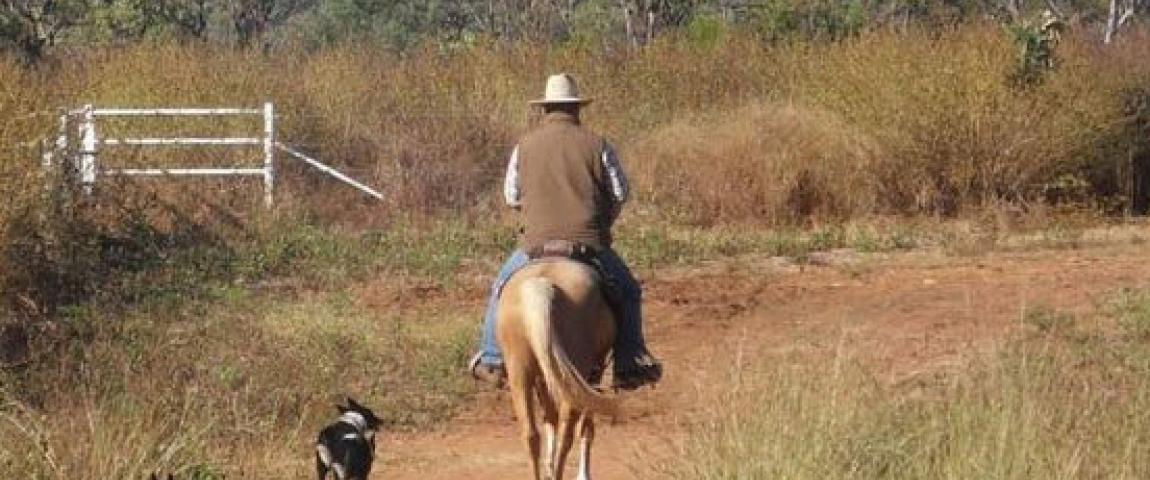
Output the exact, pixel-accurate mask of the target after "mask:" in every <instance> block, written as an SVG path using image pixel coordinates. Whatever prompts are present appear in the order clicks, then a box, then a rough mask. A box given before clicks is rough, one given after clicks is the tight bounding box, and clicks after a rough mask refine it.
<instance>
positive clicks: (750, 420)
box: [665, 292, 1150, 479]
mask: <svg viewBox="0 0 1150 480" xmlns="http://www.w3.org/2000/svg"><path fill="white" fill-rule="evenodd" d="M1146 300H1147V297H1146V295H1145V292H1126V293H1123V294H1121V295H1120V296H1119V298H1118V300H1117V301H1116V302H1115V307H1114V310H1113V313H1114V315H1115V316H1117V317H1118V318H1119V320H1120V322H1121V323H1120V328H1119V329H1118V330H1117V331H1112V330H1110V329H1108V328H1102V329H1101V331H1100V329H1099V324H1097V323H1093V322H1089V321H1088V322H1079V321H1078V320H1077V319H1075V318H1074V317H1073V316H1072V315H1069V314H1065V313H1060V312H1053V311H1049V310H1033V311H1031V312H1030V314H1029V315H1027V317H1026V323H1027V324H1028V325H1030V326H1031V327H1032V328H1031V329H1030V330H1029V332H1030V333H1029V334H1028V335H1027V336H1026V337H1025V338H1018V339H1013V340H1011V341H1010V342H1009V343H1007V344H1006V345H1005V346H1003V347H1002V348H1001V349H1000V350H999V351H997V352H995V353H994V354H992V355H990V356H989V357H987V356H974V357H971V358H970V359H969V361H968V362H967V364H966V365H964V366H962V367H955V368H949V369H946V370H944V371H938V372H934V373H930V374H922V375H919V376H917V377H916V378H915V379H913V380H912V381H907V382H902V383H900V384H896V385H891V384H889V383H887V382H885V381H883V380H882V379H881V378H877V377H876V376H875V374H874V373H873V372H872V371H871V370H869V369H868V368H866V367H864V366H862V365H860V364H858V363H856V362H855V361H853V360H852V355H851V353H850V349H849V348H847V349H846V350H844V351H840V352H838V353H836V354H835V356H834V357H833V358H830V359H821V360H812V359H811V358H772V359H770V366H765V365H764V366H762V367H760V366H757V365H748V366H745V368H742V369H739V370H738V373H736V374H733V375H732V381H731V386H730V390H729V392H728V393H727V394H726V395H725V396H724V397H723V398H722V403H723V404H724V405H729V406H732V408H729V409H724V410H722V411H717V412H714V414H713V415H711V416H709V417H708V419H707V420H705V421H703V422H701V423H700V424H698V425H697V426H696V429H695V431H694V432H693V434H692V435H691V436H690V439H691V440H689V441H688V443H687V444H686V446H685V448H684V451H683V452H681V453H682V455H680V456H679V458H681V459H682V460H678V461H675V462H672V463H670V464H668V465H666V466H665V467H666V468H665V473H666V474H668V476H669V477H670V478H690V479H717V478H791V479H805V478H812V479H813V478H818V479H837V478H844V479H846V478H850V479H885V478H890V479H935V478H995V479H1015V478H1017V479H1030V478H1123V479H1126V478H1129V479H1133V478H1143V477H1145V476H1146V475H1147V474H1148V473H1150V471H1148V470H1147V465H1146V462H1145V461H1144V460H1143V459H1144V458H1145V456H1146V455H1147V454H1148V453H1150V452H1147V447H1146V445H1147V440H1148V439H1147V432H1150V418H1148V417H1147V416H1146V415H1145V413H1144V412H1145V409H1146V407H1147V401H1148V400H1150V395H1148V393H1150V384H1148V383H1147V381H1146V369H1147V366H1148V365H1150V364H1148V363H1147V359H1150V356H1148V354H1150V352H1148V351H1147V350H1146V347H1145V344H1144V343H1145V342H1143V340H1144V336H1142V335H1141V334H1142V333H1144V332H1145V331H1144V330H1143V328H1144V326H1145V325H1146V323H1147V316H1146V313H1147V310H1146ZM1084 324H1090V325H1084ZM1103 324H1106V325H1108V324H1110V322H1103ZM796 357H803V356H802V355H797V356H796Z"/></svg>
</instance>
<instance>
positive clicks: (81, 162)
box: [41, 102, 383, 207]
mask: <svg viewBox="0 0 1150 480" xmlns="http://www.w3.org/2000/svg"><path fill="white" fill-rule="evenodd" d="M213 116H262V117H263V132H262V133H263V135H262V136H260V137H217V138H195V137H172V138H156V137H140V138H100V136H99V134H98V128H97V120H98V119H99V118H106V117H213ZM275 119H276V116H275V108H274V107H273V105H272V104H271V103H270V102H269V103H265V104H264V106H263V108H150V109H147V108H141V109H133V108H95V107H93V106H92V105H85V106H84V107H83V108H81V109H77V110H72V111H68V112H65V113H64V114H62V115H61V116H60V126H59V129H60V130H59V135H58V137H57V139H56V143H55V146H54V149H53V150H54V151H51V152H47V153H45V154H44V156H43V157H42V158H41V162H42V164H43V166H44V167H45V168H49V167H51V165H52V163H53V162H54V160H55V158H57V157H58V156H59V155H61V154H63V153H64V152H66V151H67V149H68V148H69V146H70V145H72V143H71V141H70V140H71V139H70V138H69V136H68V130H69V125H70V124H71V123H73V121H75V123H76V125H77V134H78V137H77V138H78V140H79V146H78V147H79V148H78V149H77V151H76V152H75V153H76V155H75V157H74V158H73V162H74V163H73V165H74V166H73V168H74V170H75V175H76V176H77V177H78V179H79V183H80V185H81V187H82V188H83V191H84V192H85V194H89V195H90V194H91V193H92V192H93V188H94V187H95V185H96V181H97V179H98V178H99V177H100V176H142V177H180V176H221V177H234V176H255V177H262V178H263V184H264V185H263V186H264V203H265V204H266V205H267V206H269V207H270V206H272V203H273V193H274V189H275V173H276V168H275V152H276V150H277V149H278V150H280V151H283V152H285V153H287V154H288V155H290V156H291V157H292V158H295V159H298V160H300V161H302V162H304V163H305V164H307V165H309V166H311V167H313V168H315V169H317V170H319V171H320V172H323V173H325V174H327V175H330V176H332V177H333V178H335V179H337V180H339V181H341V182H343V183H346V184H347V185H350V186H351V187H353V188H355V189H357V190H359V191H361V192H364V193H366V194H368V195H370V196H372V197H374V198H376V199H383V195H381V194H380V193H379V192H377V191H376V190H374V189H372V188H370V187H368V186H366V185H364V184H362V183H360V182H358V181H356V180H354V179H352V178H351V177H348V176H347V175H344V174H343V173H340V172H339V171H337V170H336V169H334V168H332V167H330V166H327V165H324V164H323V163H321V162H320V161H318V160H316V159H314V158H312V157H310V156H308V155H305V154H303V153H301V152H300V151H298V150H296V149H294V148H292V147H290V146H288V145H286V144H284V143H282V142H278V141H277V140H276V138H275V133H276V128H275ZM120 146H134V147H252V146H258V147H262V151H263V164H262V166H260V167H259V168H255V167H246V168H244V167H235V168H219V167H212V168H107V169H101V168H99V167H98V158H99V156H100V154H101V152H102V150H103V148H102V147H120Z"/></svg>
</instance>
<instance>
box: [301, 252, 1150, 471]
mask: <svg viewBox="0 0 1150 480" xmlns="http://www.w3.org/2000/svg"><path fill="white" fill-rule="evenodd" d="M1145 252H1146V250H1145V247H1143V246H1139V245H1137V244H1131V243H1126V242H1119V243H1113V244H1110V245H1093V246H1090V247H1088V248H1084V249H1079V250H1042V251H1032V252H1013V253H993V254H988V255H984V256H978V257H948V256H944V255H941V254H936V253H921V252H919V253H906V254H895V255H877V256H862V257H860V258H853V257H852V258H851V261H849V262H836V261H833V259H830V260H827V261H820V262H817V263H818V264H817V265H813V264H811V265H804V266H801V267H800V266H797V265H792V264H787V263H786V262H780V261H778V260H777V259H772V258H740V259H737V260H731V261H726V262H717V263H710V264H706V265H702V266H698V267H691V268H668V269H660V270H657V271H654V272H649V273H648V274H647V275H645V276H644V278H643V281H644V284H645V289H646V298H645V302H644V305H645V308H646V313H645V315H646V318H647V319H648V320H647V322H648V324H647V331H648V338H649V340H650V342H651V344H652V348H653V350H654V351H655V352H657V353H658V354H659V355H660V356H661V357H662V358H663V360H664V361H665V362H666V365H667V376H666V379H665V381H664V382H663V383H662V384H661V385H660V386H659V388H658V389H656V390H646V391H642V392H639V393H633V394H628V395H627V396H626V400H625V401H624V408H623V414H622V415H621V416H620V417H619V418H617V419H615V421H614V422H603V427H602V428H601V429H600V430H599V433H598V435H597V449H596V453H595V464H594V473H595V474H596V475H597V476H598V477H600V478H609V479H619V478H652V477H656V476H657V474H656V473H655V472H654V471H653V470H652V466H654V465H656V464H658V463H659V462H660V461H661V460H662V459H666V458H668V456H671V455H674V454H675V453H676V451H677V444H678V442H679V440H680V439H681V436H682V434H683V432H684V431H685V429H684V427H683V426H684V425H685V423H686V422H689V421H690V420H692V419H693V418H696V416H697V415H698V414H699V413H701V412H705V411H706V410H707V409H710V408H716V405H713V404H711V403H710V402H709V401H708V399H709V398H712V397H711V396H710V395H709V392H710V391H712V389H713V388H715V387H716V386H718V385H720V384H721V383H722V382H723V379H724V378H727V377H729V375H730V374H731V373H732V369H733V368H737V367H736V366H738V365H743V364H746V363H748V362H754V361H763V360H764V359H769V358H771V357H770V355H774V354H778V353H784V352H794V351H802V352H806V353H810V354H813V355H831V354H834V353H835V352H836V351H842V350H849V351H851V352H852V353H854V354H855V356H856V357H858V358H860V359H861V361H863V362H864V363H865V364H866V365H867V366H868V367H870V368H872V369H873V370H874V371H875V372H877V374H878V376H879V378H883V379H886V380H887V381H889V382H892V383H893V382H903V381H908V380H913V379H914V378H915V377H916V376H918V375H923V374H929V373H931V372H934V371H938V370H939V369H945V368H950V367H952V366H954V365H961V364H962V363H963V362H964V361H965V360H964V359H966V358H969V357H970V356H971V355H977V354H979V353H981V352H984V351H986V350H988V349H989V348H990V347H993V346H995V345H997V344H999V343H1000V342H1003V341H1005V340H1007V339H1008V338H1010V337H1011V336H1012V335H1016V334H1017V333H1019V332H1020V331H1022V330H1023V329H1025V328H1027V327H1026V326H1025V324H1024V322H1023V319H1024V318H1025V312H1026V311H1028V309H1034V308H1050V309H1057V310H1066V311H1071V312H1075V313H1077V314H1080V315H1083V316H1089V315H1091V313H1092V312H1095V311H1097V309H1098V308H1099V307H1100V302H1102V301H1104V300H1105V299H1106V298H1107V297H1108V296H1110V295H1112V294H1113V293H1114V292H1115V291H1116V290H1117V289H1119V288H1123V287H1145V286H1147V285H1148V284H1150V283H1148V279H1150V262H1147V261H1146V253H1145ZM458 300H459V299H455V301H458ZM429 301H432V302H434V301H448V300H447V299H443V298H441V299H434V298H433V299H429ZM377 453H378V454H379V456H380V462H381V463H380V464H379V466H378V468H379V469H380V472H379V474H378V475H380V476H385V477H386V478H392V479H428V480H431V479H438V480H447V479H457V478H458V479H464V478H466V479H477V478H478V479H500V478H526V477H527V474H528V470H527V468H528V467H527V463H526V459H525V454H524V452H523V451H522V450H521V447H520V443H519V440H518V438H517V430H516V428H515V425H514V420H513V418H512V417H511V411H510V407H509V405H508V400H507V398H506V397H505V395H504V394H503V393H502V392H488V393H484V394H482V395H481V396H480V398H478V400H477V401H476V402H475V404H474V406H473V407H471V408H469V409H467V410H466V411H465V412H464V413H463V414H461V415H460V416H459V417H457V418H456V419H454V420H452V421H450V422H448V424H447V426H446V427H444V428H443V429H441V430H440V431H434V432H418V433H388V434H386V435H384V436H383V438H382V439H381V442H380V445H379V447H378V450H377ZM301 468H302V465H301Z"/></svg>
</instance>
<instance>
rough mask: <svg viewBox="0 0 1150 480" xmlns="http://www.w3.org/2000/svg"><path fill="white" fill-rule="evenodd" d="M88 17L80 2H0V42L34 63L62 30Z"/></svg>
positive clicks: (82, 2) (61, 0)
mask: <svg viewBox="0 0 1150 480" xmlns="http://www.w3.org/2000/svg"><path fill="white" fill-rule="evenodd" d="M87 13H88V5H87V4H86V2H84V1H83V0H0V42H3V43H6V44H9V45H11V46H13V47H15V48H16V50H17V51H19V52H20V54H21V56H22V57H23V58H24V60H25V61H26V62H28V63H35V62H36V61H39V60H40V59H41V58H43V56H44V51H45V49H47V48H48V47H51V46H52V45H54V44H55V43H56V39H57V38H58V37H59V36H60V34H61V33H62V32H64V31H65V30H67V29H69V28H71V27H73V26H75V25H76V24H77V23H79V22H80V21H81V20H82V19H83V17H84V16H85V15H86V14H87Z"/></svg>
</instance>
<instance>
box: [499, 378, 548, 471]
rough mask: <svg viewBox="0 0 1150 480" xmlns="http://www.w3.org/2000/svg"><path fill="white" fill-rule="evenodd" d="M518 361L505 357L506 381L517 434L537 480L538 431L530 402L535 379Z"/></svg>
mask: <svg viewBox="0 0 1150 480" xmlns="http://www.w3.org/2000/svg"><path fill="white" fill-rule="evenodd" d="M517 363H519V362H516V361H514V360H512V358H511V357H508V358H507V382H508V386H509V387H510V389H511V405H512V407H513V408H514V409H515V417H516V418H518V419H519V434H520V437H521V438H522V440H523V445H524V447H526V448H527V453H528V454H529V455H530V456H531V471H532V472H533V473H534V475H535V477H534V478H535V479H536V480H539V479H540V478H542V477H540V476H539V474H540V472H539V431H538V430H536V428H535V408H534V405H533V404H532V403H531V400H532V399H531V397H532V396H533V395H534V387H535V380H534V379H533V378H528V377H531V376H532V375H529V373H528V371H527V369H525V368H523V366H522V365H516V364H517Z"/></svg>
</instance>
